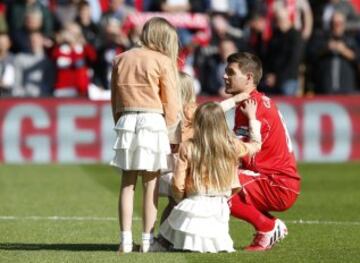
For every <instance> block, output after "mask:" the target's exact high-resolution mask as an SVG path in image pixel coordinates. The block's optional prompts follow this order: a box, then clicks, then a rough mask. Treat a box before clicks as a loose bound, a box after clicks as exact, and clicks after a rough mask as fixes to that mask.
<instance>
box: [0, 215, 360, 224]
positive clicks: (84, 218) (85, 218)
mask: <svg viewBox="0 0 360 263" xmlns="http://www.w3.org/2000/svg"><path fill="white" fill-rule="evenodd" d="M0 220H3V221H11V220H34V221H37V220H49V221H117V220H118V218H116V217H97V216H0ZM133 220H134V221H140V220H141V218H140V217H134V218H133ZM285 223H287V224H298V225H352V226H360V221H320V220H302V219H300V220H288V221H285Z"/></svg>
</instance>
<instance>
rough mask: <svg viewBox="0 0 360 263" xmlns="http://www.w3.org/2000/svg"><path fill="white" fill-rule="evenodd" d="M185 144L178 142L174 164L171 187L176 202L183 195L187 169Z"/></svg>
mask: <svg viewBox="0 0 360 263" xmlns="http://www.w3.org/2000/svg"><path fill="white" fill-rule="evenodd" d="M186 145H187V144H180V149H179V157H178V159H177V161H176V164H175V174H174V177H173V179H172V184H171V189H172V193H173V197H174V199H175V200H176V202H179V201H181V199H183V198H184V196H185V181H186V175H187V171H188V166H189V163H188V157H187V150H186V148H187V147H186Z"/></svg>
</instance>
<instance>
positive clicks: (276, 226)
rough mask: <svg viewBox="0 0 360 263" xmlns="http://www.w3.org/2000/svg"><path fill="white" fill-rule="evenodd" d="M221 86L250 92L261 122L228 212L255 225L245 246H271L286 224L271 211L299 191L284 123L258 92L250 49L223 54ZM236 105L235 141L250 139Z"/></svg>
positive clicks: (254, 59) (292, 199)
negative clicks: (252, 153)
mask: <svg viewBox="0 0 360 263" xmlns="http://www.w3.org/2000/svg"><path fill="white" fill-rule="evenodd" d="M227 62H228V64H227V66H226V69H225V75H224V80H225V90H226V92H227V93H229V94H232V95H236V94H241V93H248V94H250V99H253V100H255V101H256V102H257V105H258V109H257V113H256V117H257V119H258V120H259V121H260V122H261V140H262V147H261V150H260V151H259V152H258V153H257V154H256V155H255V156H253V157H251V158H246V157H245V158H243V159H242V166H241V168H240V170H239V180H240V184H241V185H242V187H243V188H242V190H241V191H240V192H239V194H236V195H234V196H233V197H232V198H231V199H230V201H229V204H230V209H231V214H232V215H233V216H234V217H237V218H239V219H242V220H245V221H247V222H248V223H250V224H251V225H253V226H254V228H255V230H256V232H257V233H256V235H255V238H254V240H253V242H252V244H251V245H249V246H248V247H246V248H245V249H246V250H248V251H263V250H267V249H271V248H272V247H273V246H274V244H276V243H277V242H278V241H280V240H281V239H283V238H284V237H285V236H286V235H287V228H286V226H285V224H284V222H282V221H281V220H280V219H277V218H275V217H274V216H272V215H270V213H269V212H270V211H284V210H287V209H289V208H290V207H291V206H292V205H293V204H294V202H295V200H296V199H297V197H298V195H299V192H300V176H299V174H298V172H297V167H296V161H295V156H294V152H293V148H292V145H291V141H290V138H289V134H288V132H287V129H286V126H285V123H284V121H283V119H282V116H281V114H280V112H279V111H278V109H277V107H276V105H275V103H274V102H273V101H272V100H271V99H270V98H268V97H267V96H265V95H264V94H262V93H260V92H258V91H257V88H256V86H257V85H258V84H259V81H260V79H261V76H262V65H261V61H260V60H259V59H258V58H257V57H256V56H255V55H252V54H250V53H246V52H242V53H234V54H232V55H230V56H229V57H228V59H227ZM241 105H242V104H240V105H239V106H238V107H237V108H236V110H235V127H234V131H235V133H236V135H237V136H238V137H239V139H240V140H243V141H248V140H249V125H248V120H247V118H246V116H244V115H243V114H242V112H241V110H240V108H241Z"/></svg>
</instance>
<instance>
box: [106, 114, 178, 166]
mask: <svg viewBox="0 0 360 263" xmlns="http://www.w3.org/2000/svg"><path fill="white" fill-rule="evenodd" d="M114 130H115V132H116V135H117V137H116V141H115V144H114V146H113V149H114V151H115V156H114V158H113V160H112V161H111V163H110V164H111V165H113V166H117V167H119V168H120V169H122V170H144V171H153V172H155V171H159V170H165V169H168V156H169V155H170V153H171V150H170V143H169V138H168V134H167V128H166V124H165V119H164V117H163V116H162V115H161V114H160V113H153V112H126V113H124V114H122V115H121V117H120V119H119V120H118V122H117V123H116V125H115V128H114Z"/></svg>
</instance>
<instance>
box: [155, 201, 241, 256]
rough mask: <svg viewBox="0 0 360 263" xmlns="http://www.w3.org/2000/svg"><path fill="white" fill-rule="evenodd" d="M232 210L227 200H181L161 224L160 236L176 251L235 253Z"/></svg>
mask: <svg viewBox="0 0 360 263" xmlns="http://www.w3.org/2000/svg"><path fill="white" fill-rule="evenodd" d="M229 219H230V209H229V206H228V204H227V198H226V197H224V196H217V197H214V196H192V197H189V198H185V199H184V200H182V201H181V202H180V203H179V204H178V205H177V206H175V207H174V209H173V210H172V211H171V213H170V215H169V217H168V218H167V219H166V220H165V221H164V222H163V223H162V224H161V226H160V234H161V235H162V236H163V237H164V238H165V239H166V240H168V241H169V242H170V243H172V244H173V246H174V249H179V250H189V251H196V252H202V253H204V252H210V253H216V252H234V251H235V250H234V245H233V241H232V239H231V237H230V234H229Z"/></svg>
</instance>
